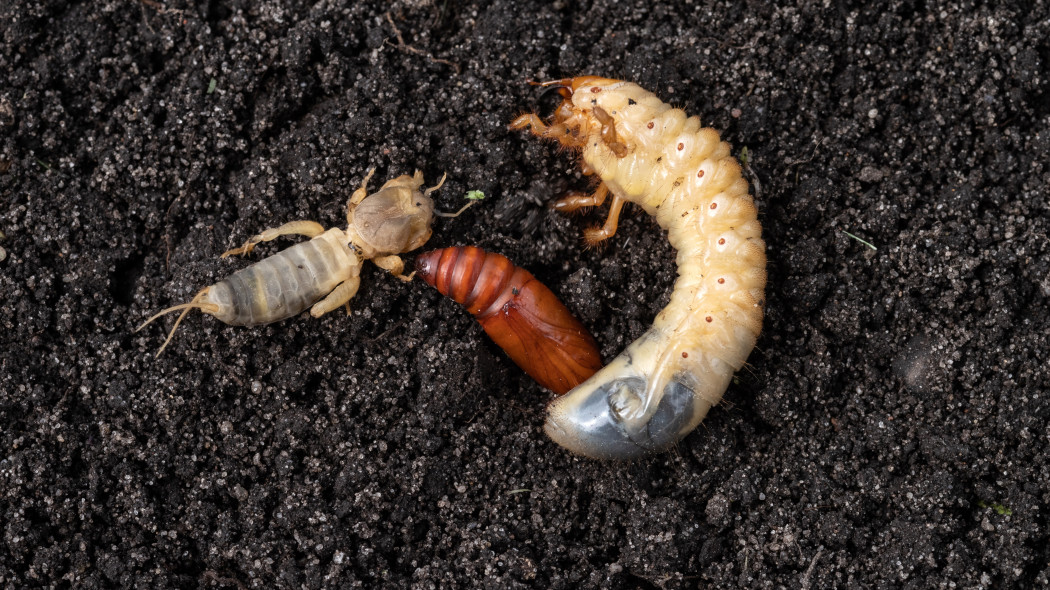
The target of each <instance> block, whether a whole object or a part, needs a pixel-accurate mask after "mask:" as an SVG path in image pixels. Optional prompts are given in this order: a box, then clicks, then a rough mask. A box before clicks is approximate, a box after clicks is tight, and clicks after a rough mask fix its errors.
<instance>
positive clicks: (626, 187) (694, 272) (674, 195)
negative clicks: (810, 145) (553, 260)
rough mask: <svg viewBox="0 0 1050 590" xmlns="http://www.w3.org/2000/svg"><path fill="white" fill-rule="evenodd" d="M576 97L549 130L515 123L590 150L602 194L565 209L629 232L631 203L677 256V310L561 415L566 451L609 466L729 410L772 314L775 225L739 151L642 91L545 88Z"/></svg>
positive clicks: (589, 167) (550, 427)
mask: <svg viewBox="0 0 1050 590" xmlns="http://www.w3.org/2000/svg"><path fill="white" fill-rule="evenodd" d="M544 85H545V86H553V87H556V88H557V89H558V91H559V93H560V94H561V96H562V97H563V98H564V100H563V102H562V104H561V105H560V106H559V107H558V109H557V111H556V112H555V114H554V116H553V117H552V119H551V121H550V122H549V124H545V123H544V122H543V121H542V120H541V119H540V118H539V117H538V116H537V115H535V114H526V115H522V116H520V117H518V118H517V119H515V120H514V122H513V123H511V127H512V128H514V129H524V128H529V129H531V131H532V133H534V134H535V135H538V136H540V137H545V138H548V139H553V140H556V141H558V142H560V143H561V144H562V145H564V146H566V147H569V148H572V149H575V150H577V151H579V153H580V156H581V158H582V166H583V171H584V173H585V174H596V175H597V176H598V178H600V179H601V184H600V185H599V187H598V189H597V191H596V192H595V193H594V195H591V196H586V197H582V196H571V197H567V198H565V199H562V200H561V201H559V202H558V203H557V204H556V205H555V208H557V209H559V210H562V211H571V210H574V209H577V208H580V207H587V206H596V205H600V204H601V203H602V202H603V201H604V200H605V199H606V197H607V196H608V195H609V194H611V195H612V204H611V206H610V211H609V216H608V219H607V220H606V222H605V225H604V226H602V227H600V228H592V229H589V230H587V231H586V232H585V236H586V238H587V240H588V242H591V243H595V242H598V241H601V240H604V239H606V238H609V237H611V236H612V235H613V234H614V233H615V232H616V225H617V220H618V218H619V213H620V209H621V208H622V207H623V205H624V203H626V202H628V201H629V202H632V203H636V204H638V205H639V206H641V207H642V208H643V209H645V211H646V212H647V213H649V214H650V215H653V216H655V217H656V221H657V223H659V224H660V226H661V227H663V228H664V229H666V230H667V234H668V240H669V241H670V243H671V245H672V246H673V247H674V248H675V250H677V263H678V280H677V281H676V282H675V286H674V291H673V292H672V294H671V301H670V303H669V304H668V305H667V307H666V308H664V309H663V310H662V311H661V312H660V313H659V315H657V316H656V319H655V320H654V322H653V326H652V327H651V328H650V329H649V330H648V331H647V332H646V333H645V334H644V335H642V337H641V338H639V339H638V340H636V341H635V342H634V343H632V344H631V345H630V346H628V347H627V349H625V350H624V351H623V352H622V353H621V354H620V355H619V356H618V357H616V358H615V359H614V360H613V361H612V362H610V363H609V364H608V365H606V366H605V367H604V368H602V369H601V370H600V371H598V372H597V373H595V375H594V376H593V377H591V378H590V379H588V380H587V381H585V382H584V383H582V384H580V385H579V386H578V387H576V388H575V389H573V390H571V391H570V392H568V393H567V394H565V395H564V396H562V397H560V398H557V399H555V400H554V401H553V402H552V403H551V405H550V407H549V409H548V417H547V424H546V426H545V430H546V432H547V434H548V435H549V436H550V437H551V438H552V439H554V441H555V442H557V443H558V444H560V445H562V446H563V447H565V448H567V449H569V450H571V451H573V452H576V453H579V454H582V455H586V456H589V457H594V458H599V459H631V458H636V457H640V456H642V455H644V454H646V453H652V452H658V451H662V450H666V449H667V448H668V447H670V446H671V445H673V444H674V443H676V442H677V441H679V440H681V439H682V437H684V436H685V435H686V434H688V433H689V432H691V431H692V430H693V429H694V428H696V426H697V425H698V424H699V423H700V421H701V420H703V418H704V416H706V415H707V411H708V410H709V409H710V408H711V406H713V405H714V404H717V403H718V402H719V401H720V400H721V399H722V395H723V393H724V392H725V390H726V388H727V387H728V386H729V382H730V380H731V379H732V377H733V373H734V372H736V371H737V370H738V369H740V368H741V367H742V366H743V364H744V361H745V360H746V359H747V356H748V355H749V354H750V353H751V350H752V349H753V348H754V346H755V341H756V339H757V338H758V334H759V332H760V331H761V329H762V310H763V306H764V304H765V295H764V293H765V285H766V268H765V267H766V254H765V244H764V242H763V241H762V227H761V225H760V224H759V222H758V218H757V211H756V209H755V204H754V201H753V199H752V198H751V196H750V195H749V194H748V185H747V181H746V180H744V179H743V178H742V177H741V174H740V164H739V163H738V162H737V161H736V159H735V158H733V156H731V155H730V148H729V144H727V143H725V142H723V141H721V139H720V138H719V136H718V133H717V132H716V131H714V130H713V129H706V128H701V126H700V119H699V118H698V117H695V116H694V117H687V116H686V114H685V113H684V112H683V111H682V110H680V109H676V108H672V107H671V106H669V105H667V104H665V103H664V102H662V101H661V100H660V99H658V98H657V97H656V96H654V95H653V94H652V93H651V92H649V91H647V90H645V89H643V88H641V87H639V86H638V85H636V84H633V83H630V82H623V81H620V80H610V79H607V78H599V77H595V76H584V77H577V78H568V79H564V80H557V81H554V82H549V83H546V84H544Z"/></svg>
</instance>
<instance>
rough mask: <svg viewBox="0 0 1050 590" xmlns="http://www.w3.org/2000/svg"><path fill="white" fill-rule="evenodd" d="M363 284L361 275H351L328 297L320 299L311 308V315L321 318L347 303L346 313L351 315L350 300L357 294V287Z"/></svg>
mask: <svg viewBox="0 0 1050 590" xmlns="http://www.w3.org/2000/svg"><path fill="white" fill-rule="evenodd" d="M360 286H361V277H350V278H349V279H346V280H345V281H343V282H342V283H339V286H337V287H336V288H335V289H333V290H332V292H331V293H329V294H328V296H327V297H325V298H324V299H322V300H320V301H318V302H317V303H315V304H314V306H313V307H311V308H310V315H312V316H314V317H315V318H319V317H321V316H323V315H324V314H326V313H328V312H330V311H332V310H333V309H335V308H337V307H339V306H340V305H344V304H345V305H346V315H350V300H351V299H353V298H354V295H357V289H358V288H359V287H360Z"/></svg>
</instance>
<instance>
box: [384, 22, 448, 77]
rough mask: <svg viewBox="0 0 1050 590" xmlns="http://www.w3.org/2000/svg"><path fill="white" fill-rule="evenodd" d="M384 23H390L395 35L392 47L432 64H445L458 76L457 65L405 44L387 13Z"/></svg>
mask: <svg viewBox="0 0 1050 590" xmlns="http://www.w3.org/2000/svg"><path fill="white" fill-rule="evenodd" d="M386 22H388V23H390V28H392V29H394V35H397V45H394V47H397V48H398V49H400V50H401V51H404V52H406V53H414V54H416V55H422V56H423V57H426V58H427V59H429V60H430V61H432V62H434V63H439V64H445V65H446V66H449V67H450V68H452V69H453V70H455V71H456V74H457V75H458V74H459V64H457V63H453V62H451V61H449V60H447V59H441V58H439V57H434V55H433V54H431V53H428V52H426V51H423V50H422V49H416V48H415V47H412V46H411V45H409V44H407V43H405V38H404V37H402V36H401V31H400V30H399V29H398V28H397V25H395V24H394V18H393V17H392V16H390V13H389V12H388V13H386ZM387 43H390V42H389V41H387ZM390 44H391V45H393V43H390Z"/></svg>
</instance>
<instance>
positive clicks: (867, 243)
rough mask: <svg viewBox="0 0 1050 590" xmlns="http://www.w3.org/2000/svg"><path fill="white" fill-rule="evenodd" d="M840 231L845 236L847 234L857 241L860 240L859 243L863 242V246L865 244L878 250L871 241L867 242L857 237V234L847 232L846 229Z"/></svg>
mask: <svg viewBox="0 0 1050 590" xmlns="http://www.w3.org/2000/svg"><path fill="white" fill-rule="evenodd" d="M841 231H842V233H844V234H846V235H847V236H849V237H851V238H853V239H854V240H857V241H858V242H860V243H861V244H864V245H865V246H867V247H869V248H871V249H872V250H875V251H878V248H876V247H875V244H872V243H871V242H868V241H865V240H862V239H860V238H858V237H857V236H855V235H853V234H851V233H849V232H848V231H846V230H841Z"/></svg>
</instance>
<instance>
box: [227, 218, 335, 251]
mask: <svg viewBox="0 0 1050 590" xmlns="http://www.w3.org/2000/svg"><path fill="white" fill-rule="evenodd" d="M323 233H324V227H322V226H321V224H320V223H317V222H316V221H290V222H288V223H286V224H284V225H282V226H281V227H275V228H271V229H268V230H266V231H264V232H263V233H261V234H259V235H257V236H254V237H252V239H250V240H248V241H247V242H245V244H244V245H243V246H241V247H240V248H234V249H233V250H227V251H225V252H223V253H222V256H221V258H227V257H229V256H234V255H237V254H251V253H252V250H254V249H255V245H256V244H258V243H260V242H269V241H270V240H273V239H276V238H278V237H280V236H290V235H291V236H306V237H308V238H316V237H317V236H319V235H321V234H323Z"/></svg>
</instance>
